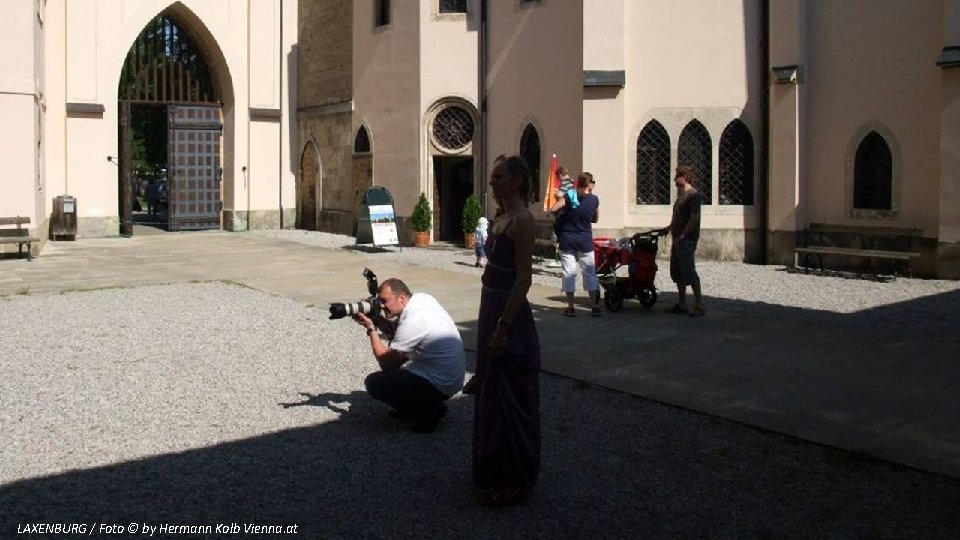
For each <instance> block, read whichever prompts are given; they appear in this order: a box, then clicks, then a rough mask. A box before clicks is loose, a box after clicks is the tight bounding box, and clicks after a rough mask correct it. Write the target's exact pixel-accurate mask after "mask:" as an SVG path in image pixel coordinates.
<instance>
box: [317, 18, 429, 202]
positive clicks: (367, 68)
mask: <svg viewBox="0 0 960 540" xmlns="http://www.w3.org/2000/svg"><path fill="white" fill-rule="evenodd" d="M373 4H374V2H357V3H355V4H354V18H353V25H354V26H353V36H354V48H353V87H354V115H353V118H354V119H353V129H352V132H351V133H350V143H351V148H352V145H353V141H354V137H355V135H356V132H357V129H358V127H359V126H360V125H361V124H362V125H365V126H366V127H367V130H368V134H369V135H370V140H371V143H372V145H373V184H374V185H377V186H384V187H386V188H387V189H388V190H389V191H390V193H391V194H392V195H393V198H394V205H395V207H396V212H397V215H398V216H409V215H410V213H411V212H412V210H413V206H414V204H415V203H416V201H417V197H418V196H419V193H420V188H419V187H418V184H419V178H420V171H419V161H420V160H419V155H420V154H419V150H420V137H419V135H420V126H421V115H420V66H419V54H420V48H419V35H418V33H419V31H420V23H421V12H420V7H419V5H418V3H417V2H392V3H391V8H392V14H391V19H390V24H389V25H386V26H383V27H374V15H373V11H372V9H373ZM351 170H352V169H348V171H351ZM351 175H352V173H350V172H348V174H347V175H346V176H344V177H342V180H343V181H346V182H348V183H350V185H351V187H350V189H348V190H346V194H345V195H346V197H345V199H346V200H344V201H342V202H341V204H343V205H344V206H345V207H344V208H340V209H341V210H347V211H350V212H355V211H356V208H353V192H352V176H351ZM324 208H326V204H325V205H324Z"/></svg>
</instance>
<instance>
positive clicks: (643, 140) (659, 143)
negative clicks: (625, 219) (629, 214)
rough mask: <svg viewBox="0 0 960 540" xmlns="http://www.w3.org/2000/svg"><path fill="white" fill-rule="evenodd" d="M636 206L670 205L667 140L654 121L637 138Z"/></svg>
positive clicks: (668, 140)
mask: <svg viewBox="0 0 960 540" xmlns="http://www.w3.org/2000/svg"><path fill="white" fill-rule="evenodd" d="M637 204H670V137H669V135H667V130H666V129H664V128H663V125H661V124H660V122H657V121H656V120H651V121H650V123H648V124H647V125H646V126H645V127H644V128H643V131H641V132H640V136H639V137H637Z"/></svg>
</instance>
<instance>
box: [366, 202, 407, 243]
mask: <svg viewBox="0 0 960 540" xmlns="http://www.w3.org/2000/svg"><path fill="white" fill-rule="evenodd" d="M396 219H397V217H396V216H395V215H394V214H393V205H392V204H375V205H373V206H371V207H370V226H371V227H372V228H373V245H375V246H394V245H397V244H399V243H400V240H399V238H397V222H396Z"/></svg>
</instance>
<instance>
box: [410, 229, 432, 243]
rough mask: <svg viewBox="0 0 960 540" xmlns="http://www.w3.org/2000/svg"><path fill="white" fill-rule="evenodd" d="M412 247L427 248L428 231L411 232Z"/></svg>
mask: <svg viewBox="0 0 960 540" xmlns="http://www.w3.org/2000/svg"><path fill="white" fill-rule="evenodd" d="M413 245H414V246H416V247H427V246H429V245H430V231H413Z"/></svg>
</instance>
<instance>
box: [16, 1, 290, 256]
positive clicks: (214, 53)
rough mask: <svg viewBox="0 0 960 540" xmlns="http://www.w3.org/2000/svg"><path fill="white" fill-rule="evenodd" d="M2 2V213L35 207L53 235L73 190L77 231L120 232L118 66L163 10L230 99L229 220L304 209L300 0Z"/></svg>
mask: <svg viewBox="0 0 960 540" xmlns="http://www.w3.org/2000/svg"><path fill="white" fill-rule="evenodd" d="M0 10H3V13H2V15H3V16H2V17H0V35H3V36H4V39H5V40H7V41H8V43H5V44H4V48H3V50H4V51H5V54H3V55H2V56H0V62H2V64H3V65H2V67H3V72H4V73H5V74H7V75H6V76H5V77H4V78H3V79H0V81H2V82H0V113H2V114H3V115H4V117H5V118H14V119H16V120H15V123H5V124H4V126H3V128H0V129H2V131H0V142H2V143H3V146H2V147H3V148H4V160H3V162H4V171H3V175H2V176H3V177H4V179H5V180H4V182H5V184H4V185H3V187H2V192H3V196H2V197H0V214H2V215H11V214H23V215H29V216H30V217H31V220H32V225H33V227H34V228H35V229H36V231H35V232H36V234H37V235H38V236H41V237H45V236H46V234H45V232H44V230H43V229H44V226H45V223H46V221H47V219H48V216H49V213H50V211H51V204H52V199H53V197H55V196H57V195H61V194H68V195H72V196H74V197H75V198H76V200H77V207H78V229H79V230H78V236H79V237H81V238H82V237H95V236H113V235H117V234H118V216H119V211H118V188H117V185H118V167H117V165H116V158H117V156H118V153H119V148H118V144H119V142H118V114H119V112H118V111H119V107H118V82H119V77H120V71H121V68H122V66H123V62H124V59H125V58H126V56H127V53H128V51H129V50H130V47H131V45H132V44H133V42H134V40H135V39H136V38H137V36H138V34H140V32H141V31H142V30H143V28H144V26H145V25H146V24H147V23H148V22H149V21H151V20H152V19H153V18H155V17H156V16H158V15H160V14H166V15H169V16H170V17H171V18H173V19H175V20H176V21H177V23H178V24H179V25H181V26H182V27H183V28H184V29H185V30H186V31H188V32H189V33H190V35H191V37H192V38H194V39H195V41H197V45H198V46H199V48H200V49H201V50H202V52H203V55H204V57H205V59H206V61H207V63H208V65H209V68H210V74H211V78H212V79H213V85H214V87H215V88H216V91H217V100H218V101H219V102H220V103H221V104H222V111H223V115H222V119H223V139H222V143H221V148H222V157H221V159H222V162H221V163H222V167H223V171H222V190H221V194H222V206H223V214H224V217H223V227H224V228H227V229H233V230H238V229H243V228H246V227H248V226H250V225H251V224H252V225H253V226H259V227H264V226H273V227H277V226H280V221H281V216H282V215H284V214H289V213H290V212H292V211H294V204H295V202H294V201H295V199H294V193H293V186H294V178H295V173H294V172H293V170H292V169H291V167H292V166H293V167H295V166H296V162H297V159H298V158H297V157H292V155H291V150H290V148H297V147H298V146H299V145H298V144H297V143H296V142H295V141H291V137H292V136H293V135H292V132H291V126H290V115H289V114H288V113H289V111H291V110H293V108H294V107H295V103H296V85H295V84H292V83H291V78H292V77H295V66H296V61H295V58H294V57H293V52H294V45H295V44H296V40H297V2H295V1H292V0H265V1H258V2H247V1H241V0H224V1H213V0H193V1H191V0H185V1H182V2H170V1H164V0H126V1H124V2H113V1H110V0H69V1H66V0H46V1H44V0H10V1H8V2H4V3H3V7H2V8H0ZM34 36H35V39H34ZM30 44H33V47H32V48H31V47H30ZM14 50H16V51H18V54H10V51H14ZM291 67H293V68H294V70H291ZM36 116H39V117H40V118H41V120H40V121H39V122H36V123H35V122H34V118H35V117H36ZM27 133H33V137H26V136H25V135H26V134H27ZM31 139H33V140H32V141H31ZM108 156H109V157H110V158H111V159H110V160H108V159H107V158H108ZM244 171H245V172H244ZM281 209H282V210H281ZM291 224H292V222H291ZM285 225H286V224H285Z"/></svg>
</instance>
